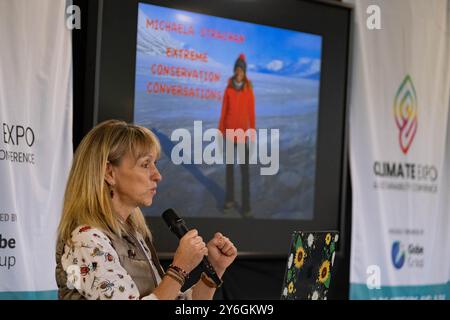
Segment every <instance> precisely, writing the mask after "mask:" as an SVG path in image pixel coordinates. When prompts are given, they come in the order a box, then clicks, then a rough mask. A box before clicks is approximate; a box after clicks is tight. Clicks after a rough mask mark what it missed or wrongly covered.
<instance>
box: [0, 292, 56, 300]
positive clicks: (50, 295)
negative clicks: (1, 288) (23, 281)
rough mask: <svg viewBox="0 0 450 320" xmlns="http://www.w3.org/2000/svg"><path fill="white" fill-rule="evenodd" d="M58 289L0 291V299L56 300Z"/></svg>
mask: <svg viewBox="0 0 450 320" xmlns="http://www.w3.org/2000/svg"><path fill="white" fill-rule="evenodd" d="M56 299H58V291H57V290H50V291H13V292H0V300H56Z"/></svg>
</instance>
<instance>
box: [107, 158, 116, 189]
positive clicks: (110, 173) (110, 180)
mask: <svg viewBox="0 0 450 320" xmlns="http://www.w3.org/2000/svg"><path fill="white" fill-rule="evenodd" d="M115 176H116V175H115V172H114V167H113V165H112V164H111V162H109V161H108V162H106V171H105V181H106V183H107V184H109V185H110V186H114V185H115V184H116V179H115Z"/></svg>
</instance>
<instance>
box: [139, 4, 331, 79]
mask: <svg viewBox="0 0 450 320" xmlns="http://www.w3.org/2000/svg"><path fill="white" fill-rule="evenodd" d="M139 9H140V10H141V11H142V13H144V14H145V15H146V16H147V17H148V18H149V19H158V20H164V21H168V22H176V23H181V24H183V25H185V26H186V27H189V26H192V27H193V28H194V31H195V36H192V35H183V34H178V33H176V32H170V37H172V38H174V39H176V40H178V41H180V42H182V43H183V44H184V46H183V47H184V48H186V49H194V50H196V51H197V52H207V54H208V57H210V58H211V59H213V60H214V61H216V62H218V63H220V64H222V65H225V66H226V65H230V66H233V64H234V61H235V60H236V58H237V56H238V55H239V54H240V53H244V54H245V56H246V59H247V64H248V70H249V71H254V72H262V73H270V74H279V75H283V76H292V77H305V78H316V79H318V78H319V74H320V59H321V45H322V37H321V36H319V35H314V34H309V33H303V32H298V31H291V30H287V29H281V28H274V27H268V26H263V25H258V24H253V23H247V22H241V21H236V20H230V19H224V18H218V17H212V16H208V15H203V14H197V13H192V12H188V11H183V10H175V9H169V8H164V7H159V6H154V5H149V4H142V3H141V4H140V5H139ZM202 28H207V29H215V30H219V31H220V32H230V33H233V34H242V35H244V36H245V41H244V42H243V43H235V42H233V41H223V40H218V39H212V38H203V37H201V36H200V30H201V29H202Z"/></svg>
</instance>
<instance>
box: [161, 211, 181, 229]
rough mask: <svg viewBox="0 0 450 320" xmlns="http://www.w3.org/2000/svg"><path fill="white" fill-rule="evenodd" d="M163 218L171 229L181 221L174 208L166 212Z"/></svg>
mask: <svg viewBox="0 0 450 320" xmlns="http://www.w3.org/2000/svg"><path fill="white" fill-rule="evenodd" d="M162 218H163V220H164V222H165V223H166V224H167V226H168V227H169V228H171V227H172V226H173V225H174V224H175V223H177V221H179V220H180V217H179V216H178V215H177V213H176V212H175V210H173V209H172V208H169V209H167V210H166V211H164V212H163V214H162Z"/></svg>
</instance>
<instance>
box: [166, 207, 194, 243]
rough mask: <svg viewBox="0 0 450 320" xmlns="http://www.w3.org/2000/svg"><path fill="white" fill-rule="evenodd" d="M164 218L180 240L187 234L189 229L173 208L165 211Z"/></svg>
mask: <svg viewBox="0 0 450 320" xmlns="http://www.w3.org/2000/svg"><path fill="white" fill-rule="evenodd" d="M162 218H163V220H164V222H165V223H166V224H167V226H168V227H169V229H170V231H172V232H173V233H175V235H176V236H177V237H178V238H181V237H182V236H184V235H185V234H186V232H188V228H187V227H186V225H185V224H184V221H183V219H181V218H180V217H179V216H178V215H177V214H176V212H175V210H173V209H172V208H170V209H167V210H166V211H164V212H163V214H162Z"/></svg>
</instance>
